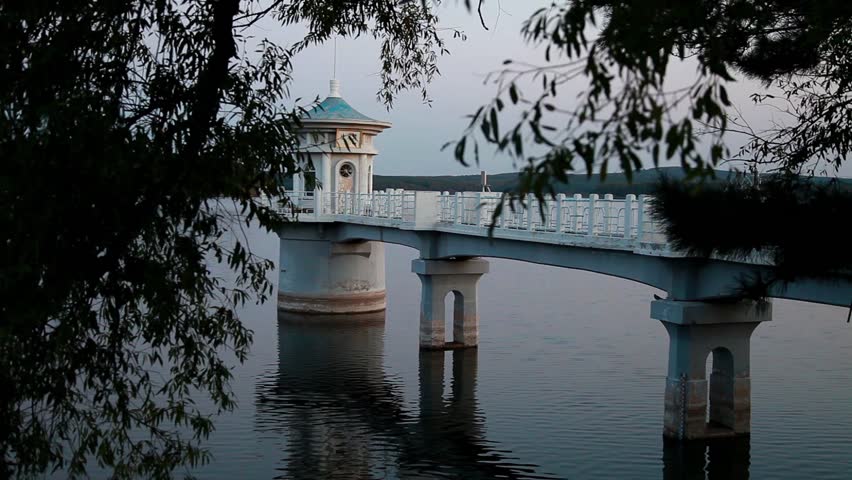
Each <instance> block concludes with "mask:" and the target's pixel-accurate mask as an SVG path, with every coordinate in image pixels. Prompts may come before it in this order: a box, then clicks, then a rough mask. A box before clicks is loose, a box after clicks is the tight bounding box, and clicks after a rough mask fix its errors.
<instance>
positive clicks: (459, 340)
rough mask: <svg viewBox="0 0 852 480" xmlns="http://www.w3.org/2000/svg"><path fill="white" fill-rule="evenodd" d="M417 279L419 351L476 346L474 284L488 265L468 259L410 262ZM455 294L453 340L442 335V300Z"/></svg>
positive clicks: (477, 314) (477, 318) (477, 333)
mask: <svg viewBox="0 0 852 480" xmlns="http://www.w3.org/2000/svg"><path fill="white" fill-rule="evenodd" d="M411 271H412V272H414V273H416V274H417V276H418V277H420V283H421V286H422V288H421V293H420V348H422V349H429V350H443V349H449V348H464V347H475V346H476V345H477V344H478V343H479V313H478V312H477V310H476V308H477V284H478V283H479V279H480V277H482V275H483V274H485V273H488V262H487V261H485V260H482V259H478V258H476V259H470V260H424V259H418V260H414V261H412V262H411ZM450 292H452V293H453V294H454V300H453V341H452V342H447V341H446V334H445V332H444V298H445V297H446V296H447V294H448V293H450Z"/></svg>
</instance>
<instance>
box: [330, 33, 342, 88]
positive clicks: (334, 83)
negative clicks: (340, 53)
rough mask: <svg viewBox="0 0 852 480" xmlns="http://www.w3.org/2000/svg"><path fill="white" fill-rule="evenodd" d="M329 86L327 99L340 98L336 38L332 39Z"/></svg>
mask: <svg viewBox="0 0 852 480" xmlns="http://www.w3.org/2000/svg"><path fill="white" fill-rule="evenodd" d="M328 84H329V89H328V90H329V91H328V96H329V97H340V82H339V81H338V80H337V37H336V36H335V37H334V64H333V67H332V75H331V81H330V82H328Z"/></svg>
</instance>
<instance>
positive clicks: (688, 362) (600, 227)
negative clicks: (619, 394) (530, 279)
mask: <svg viewBox="0 0 852 480" xmlns="http://www.w3.org/2000/svg"><path fill="white" fill-rule="evenodd" d="M290 195H291V196H290V200H289V203H288V204H287V205H286V206H285V207H283V208H282V209H281V213H282V214H284V215H285V216H286V217H287V218H288V219H289V220H291V222H290V223H289V224H288V225H287V226H286V227H285V228H283V229H282V230H281V231H280V232H279V236H280V237H281V238H282V247H281V258H282V270H284V269H285V267H286V266H287V265H288V264H290V265H292V264H294V263H295V264H296V266H298V263H299V262H293V258H292V257H293V251H295V252H296V255H297V256H300V257H302V260H304V261H308V262H315V261H316V257H315V256H312V255H306V253H308V251H306V250H305V248H304V247H298V248H294V247H297V246H298V245H299V242H310V243H320V244H322V245H324V246H326V247H327V248H328V250H327V251H325V250H324V251H325V252H326V254H327V255H329V256H330V257H331V258H333V259H335V260H332V261H336V262H337V264H336V265H329V266H328V268H327V271H326V272H325V274H327V275H331V276H332V277H335V276H337V277H339V276H341V275H343V276H346V275H354V276H355V277H360V276H363V274H365V273H367V274H369V273H370V264H369V263H365V262H366V260H367V259H369V258H370V257H373V256H375V255H374V253H375V247H373V246H371V245H375V244H378V243H380V244H383V243H392V244H399V245H405V246H408V247H411V248H414V249H417V250H418V251H419V252H420V258H419V259H418V260H415V261H414V262H413V263H412V271H413V272H414V273H416V274H417V275H418V276H419V277H420V279H421V284H422V294H421V309H420V346H421V348H423V349H425V350H434V349H447V348H465V347H474V346H476V345H477V341H478V332H479V320H480V319H479V315H478V313H477V287H478V281H479V278H480V277H481V276H482V275H484V274H486V273H487V272H488V263H487V261H485V260H483V257H486V258H487V257H493V258H506V259H512V260H520V261H525V262H533V263H539V264H545V265H552V266H559V267H564V268H572V269H579V270H585V271H589V272H595V273H600V274H604V275H611V276H615V277H619V278H624V279H628V280H632V281H636V282H640V283H643V284H645V285H649V286H651V287H654V288H657V289H660V290H663V291H665V292H666V293H667V295H666V298H665V299H661V298H659V299H655V300H653V301H651V308H650V313H651V317H652V318H654V319H657V320H660V321H662V322H663V324H664V325H665V327H666V330H667V331H668V333H669V337H670V354H669V369H668V370H669V371H668V375H667V385H666V394H665V416H664V432H665V434H666V435H667V436H669V437H673V438H679V439H692V438H709V437H720V436H736V435H742V434H747V433H748V432H749V430H750V410H751V408H750V374H749V339H750V336H751V333H752V331H753V330H754V329H755V328H756V327H757V325H758V324H759V323H760V322H763V321H768V320H770V319H771V305H769V304H757V303H754V302H749V301H744V300H741V298H740V296H739V294H738V293H739V289H740V287H741V286H742V282H743V281H744V280H745V279H748V278H752V277H754V276H755V275H765V274H766V273H767V272H768V270H769V265H768V264H767V262H766V261H765V260H764V259H763V258H762V257H760V256H759V255H755V256H752V257H751V258H748V259H726V258H697V257H689V256H687V255H685V254H684V253H681V252H678V251H675V250H673V249H672V248H671V246H670V244H669V243H668V241H667V240H666V238H665V235H664V234H663V233H662V230H661V228H660V225H659V224H658V222H657V221H656V220H655V219H654V217H653V215H651V212H650V202H651V198H650V197H647V196H642V195H640V196H634V195H627V196H625V197H624V198H615V197H613V196H612V195H603V196H599V195H589V196H587V197H583V196H580V195H573V196H565V195H558V196H556V198H552V199H547V200H545V201H543V202H540V201H539V200H537V199H536V198H534V197H529V198H526V199H525V204H526V205H520V204H519V203H518V202H517V201H515V203H510V202H509V201H508V200H505V199H504V198H503V196H502V194H500V193H491V192H463V193H448V192H421V191H417V192H411V191H402V190H387V191H383V192H378V191H377V192H371V193H334V192H322V191H320V190H316V191H313V192H304V191H300V192H291V194H290ZM501 203H502V204H503V206H502V212H503V213H502V214H501V215H500V216H499V217H498V218H497V219H496V220H495V219H493V213H494V211H495V209H496V208H497V206H498V205H500V204H501ZM285 240H286V241H287V242H288V244H287V246H285V244H284V241H285ZM324 248H325V247H324ZM285 250H290V251H285ZM314 253H315V252H314ZM382 253H383V252H382ZM345 259H348V260H350V261H352V262H353V263H352V264H351V265H348V266H347V265H344V263H341V262H345V261H346V260H345ZM381 260H382V263H383V257H382V259H381ZM301 267H302V269H311V267H310V266H309V264H305V265H301ZM372 267H373V268H375V265H372ZM381 267H383V265H381ZM314 268H315V269H316V265H314ZM300 270H301V269H300ZM319 270H322V269H319ZM382 270H383V268H382ZM285 273H286V272H282V292H281V293H280V294H279V295H280V297H279V307H280V308H281V309H282V310H299V308H288V306H289V307H293V305H301V306H302V307H304V306H305V304H306V303H309V302H320V299H319V298H318V296H316V295H314V296H310V295H307V296H303V297H302V298H300V299H299V300H294V296H293V295H289V294H288V293H285V292H284V290H286V286H287V285H288V282H287V279H286V278H285V277H286V275H285ZM304 280H305V279H304V278H300V279H299V280H298V281H297V282H295V283H298V282H300V281H304ZM382 280H383V278H382ZM290 283H291V284H292V283H293V282H290ZM308 283H311V282H308ZM332 283H333V282H332ZM337 283H338V284H345V283H346V282H342V283H341V282H337ZM367 284H369V282H367ZM351 285H354V286H355V287H354V288H355V290H358V289H359V288H360V289H364V286H365V283H364V281H361V280H357V279H356V281H354V282H351ZM381 287H382V295H383V293H384V292H383V287H384V285H383V283H382V285H381ZM367 290H369V289H367ZM849 292H850V284H849V283H848V282H846V281H830V280H824V279H823V280H819V279H803V280H800V281H796V282H794V283H791V284H789V285H787V286H786V287H785V288H780V287H779V288H777V289H776V290H774V291H772V292H771V295H772V296H773V297H776V298H786V299H794V300H802V301H808V302H816V303H824V304H830V305H839V306H847V305H848V301H849ZM326 293H327V294H329V295H330V296H334V292H332V291H327V292H326ZM448 294H451V295H452V296H453V297H454V308H453V319H452V320H453V332H452V335H453V337H452V341H447V339H446V334H445V331H444V329H445V319H444V301H445V297H447V296H448ZM357 295H358V294H357V293H353V291H352V290H349V291H348V296H350V297H351V296H355V297H357ZM363 295H364V296H365V298H367V299H368V303H367V309H368V310H369V309H370V308H375V306H373V307H370V303H369V301H370V299H371V297H370V292H369V291H366V292H364V293H363ZM343 296H347V295H346V294H345V295H343ZM382 301H383V297H382ZM300 302H301V303H300ZM343 305H344V308H349V309H350V310H351V311H352V312H358V311H362V310H359V309H358V308H357V305H358V302H357V301H353V300H352V299H351V298H349V300H348V303H347V302H344V303H343ZM308 310H309V309H308ZM711 354H712V355H713V373H712V374H711V375H710V378H709V379H707V378H705V377H706V374H705V363H706V358H707V356H708V355H711ZM708 406H709V410H708ZM708 411H709V419H710V421H709V422H707V421H706V417H707V416H708Z"/></svg>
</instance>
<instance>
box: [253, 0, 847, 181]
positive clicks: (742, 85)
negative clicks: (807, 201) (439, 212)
mask: <svg viewBox="0 0 852 480" xmlns="http://www.w3.org/2000/svg"><path fill="white" fill-rule="evenodd" d="M501 3H502V11H500V12H499V17H498V11H497V9H496V4H494V3H492V4H491V5H492V6H491V8H490V9H488V10H487V11H485V12H484V13H485V20H486V23H487V24H488V25H489V30H488V31H486V30H484V29H483V28H482V26H481V25H480V23H479V18H478V17H477V16H476V14H475V12H474V13H468V12H467V10H466V9H465V8H464V7H463V5H462V4H461V2H455V1H447V2H445V3H444V5H443V6H441V7H439V16H440V19H441V26H442V27H455V28H459V29H461V30H463V31H464V32H465V34H466V35H467V40H465V41H462V40H459V39H452V38H448V39H447V47H448V48H449V50H450V52H451V53H450V55H447V56H444V57H441V58H440V60H439V64H438V66H439V68H440V70H441V76H440V77H438V78H437V79H436V80H435V81H434V82H433V83H432V84H431V85H430V87H429V93H430V96H431V98H432V100H433V101H432V104H431V106H428V105H425V104H423V102H422V100H421V97H420V94H419V92H407V93H405V94H403V95H402V96H400V97H399V98H398V100H397V101H396V102H395V104H394V108H393V110H391V111H387V110H386V109H385V107H384V105H382V104H381V103H379V102H378V101H377V100H376V92H377V91H378V90H379V87H380V79H379V77H378V74H377V72H378V71H379V66H380V63H379V43H378V42H377V41H375V40H372V39H368V38H360V39H347V38H340V39H339V40H338V41H337V79H338V80H340V81H341V83H342V95H343V98H344V99H346V101H347V102H349V104H351V105H352V106H353V107H354V108H355V109H357V110H358V111H360V112H361V113H363V114H365V115H368V116H370V117H373V118H376V119H379V120H385V121H390V122H392V123H393V128H391V129H389V130H386V131H385V132H383V133H382V134H381V135H379V137H378V138H377V140H376V144H377V146H378V148H379V150H380V153H379V156H378V157H377V158H376V162H375V172H376V173H377V174H383V175H446V174H453V175H457V174H475V173H478V172H479V170H480V168H478V167H476V166H471V167H464V166H462V165H461V164H459V163H458V162H456V161H455V160H454V159H453V156H452V152H451V151H450V150H447V151H441V146H442V145H443V144H445V143H446V142H448V141H451V140H456V139H458V138H459V135H460V134H461V132H462V131H463V130H464V128H465V126H466V125H467V123H468V119H466V118H465V116H466V115H470V114H471V113H473V112H474V111H476V109H477V108H478V107H479V106H480V105H482V104H484V103H486V102H488V101H489V100H490V99H491V98H492V97H493V95H494V93H495V92H496V90H495V87H494V86H493V85H491V84H488V85H484V84H483V81H484V79H485V76H486V75H487V74H488V73H489V72H493V71H496V70H499V69H500V68H501V66H502V62H503V61H504V60H505V59H508V58H512V59H521V60H526V61H528V62H530V63H543V60H544V52H543V49H536V48H534V47H532V46H528V45H526V44H525V43H524V42H523V40H522V39H521V36H520V29H521V24H522V23H523V21H524V20H526V19H527V18H528V17H529V15H530V14H531V13H532V12H533V11H534V10H535V9H537V8H538V7H539V6H547V5H549V4H550V1H549V0H503V1H502V2H501ZM261 30H263V28H262V27H261ZM301 33H302V32H299V31H296V29H292V28H291V29H289V30H288V31H280V30H277V29H276V30H268V31H263V32H257V35H258V36H267V37H268V38H269V39H270V40H273V41H276V42H277V43H280V44H284V45H288V44H291V43H293V42H294V41H296V40H298V39H299V35H300V34H301ZM333 57H334V55H333V46H332V44H331V43H329V44H326V45H321V46H317V47H312V48H311V49H310V50H307V51H304V52H302V53H300V54H299V55H298V56H297V57H296V58H294V59H293V71H294V75H293V77H294V78H293V82H292V85H291V93H292V96H293V98H296V97H301V98H302V99H303V102H305V101H309V100H311V99H313V98H315V97H316V96H319V97H320V98H324V97H325V96H327V95H328V80H329V79H330V78H331V77H332V68H333ZM693 75H694V66H693V65H691V64H685V65H681V66H679V67H676V68H675V69H674V75H673V79H674V81H675V82H678V81H684V82H685V81H688V80H689V79H690V78H691V77H692V76H693ZM762 90H763V88H762V87H761V85H759V84H757V83H755V82H750V81H745V80H741V81H739V82H737V84H735V85H732V86H730V87H729V88H728V91H729V94H730V96H731V99H732V101H734V102H735V104H737V105H738V106H739V107H740V109H741V110H742V112H743V113H744V116H745V117H746V118H747V119H748V120H749V122H750V123H751V124H752V125H753V126H756V127H761V126H766V125H769V122H770V121H771V119H772V118H773V115H775V114H774V113H773V112H772V111H771V109H767V108H763V109H757V108H755V107H754V106H752V105H751V102H750V100H749V98H748V97H749V95H750V94H751V93H753V92H756V91H762ZM571 93H572V92H570V91H568V90H566V92H565V93H562V92H560V97H561V98H570V97H572V96H573V95H571ZM503 125H505V123H503ZM729 146H731V147H733V148H736V147H738V146H739V140H738V139H736V138H730V140H729ZM481 157H482V164H481V169H485V170H487V171H488V172H489V173H501V172H507V171H513V170H517V168H516V167H515V166H513V165H512V161H511V159H510V158H508V157H497V156H495V155H493V153H492V152H491V151H486V152H485V153H484V154H483V155H481ZM841 175H842V176H847V177H848V176H852V162H847V165H846V166H845V167H844V168H843V169H842V170H841Z"/></svg>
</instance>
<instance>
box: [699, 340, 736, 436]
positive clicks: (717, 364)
mask: <svg viewBox="0 0 852 480" xmlns="http://www.w3.org/2000/svg"><path fill="white" fill-rule="evenodd" d="M705 365H706V374H707V377H706V378H707V426H708V428H725V429H732V428H734V356H733V354H732V353H731V351H730V350H728V349H727V348H724V347H717V348H714V349H713V350H712V351H711V352H710V353H709V354H708V355H707V361H706V364H705Z"/></svg>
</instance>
